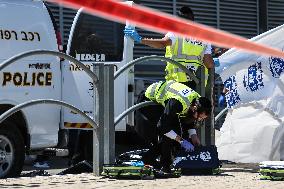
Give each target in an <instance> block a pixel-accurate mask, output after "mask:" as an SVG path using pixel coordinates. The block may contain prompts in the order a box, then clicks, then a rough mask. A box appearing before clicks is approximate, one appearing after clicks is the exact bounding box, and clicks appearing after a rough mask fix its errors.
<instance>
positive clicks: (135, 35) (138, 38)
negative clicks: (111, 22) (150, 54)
mask: <svg viewBox="0 0 284 189" xmlns="http://www.w3.org/2000/svg"><path fill="white" fill-rule="evenodd" d="M123 31H124V35H125V36H129V37H131V38H132V39H133V40H134V41H135V42H137V43H141V40H142V37H141V36H140V35H139V34H138V33H137V31H136V30H135V29H133V28H128V27H125V29H124V30H123Z"/></svg>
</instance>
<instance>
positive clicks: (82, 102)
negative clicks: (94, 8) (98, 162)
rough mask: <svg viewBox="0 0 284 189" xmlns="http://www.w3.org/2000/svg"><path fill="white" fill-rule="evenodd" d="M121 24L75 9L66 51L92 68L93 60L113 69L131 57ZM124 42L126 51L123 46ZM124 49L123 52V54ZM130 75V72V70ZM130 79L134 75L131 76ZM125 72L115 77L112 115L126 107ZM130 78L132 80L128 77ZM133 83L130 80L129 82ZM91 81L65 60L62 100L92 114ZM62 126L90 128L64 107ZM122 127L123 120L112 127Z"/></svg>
mask: <svg viewBox="0 0 284 189" xmlns="http://www.w3.org/2000/svg"><path fill="white" fill-rule="evenodd" d="M124 27H125V25H124V24H120V23H117V22H113V21H109V20H106V19H103V18H100V17H96V16H93V15H90V14H87V13H84V12H83V11H82V10H80V11H78V13H77V15H76V17H75V19H74V22H73V25H72V28H71V33H70V36H69V40H68V45H67V52H66V53H67V54H69V55H71V56H72V57H75V58H76V59H77V60H79V61H81V62H82V63H84V64H85V65H86V66H87V67H88V68H90V69H91V70H93V63H112V64H115V67H116V70H117V69H119V68H120V67H122V66H123V65H125V64H126V63H127V62H129V61H131V60H132V59H133V41H132V40H130V39H126V38H124V33H123V30H124ZM125 45H127V46H128V47H127V51H126V50H125V53H124V48H125ZM126 52H127V53H126ZM132 74H134V73H132ZM132 78H134V76H133V75H132ZM128 80H129V74H128V73H124V74H123V75H121V76H120V77H119V78H117V79H116V80H115V83H114V86H115V89H114V102H115V112H114V114H115V117H116V116H118V115H119V114H120V113H122V112H123V111H124V110H125V109H127V107H128V82H129V81H128ZM132 80H134V79H132ZM132 83H134V81H133V82H132ZM93 87H94V86H93V83H92V80H91V78H90V77H89V76H88V75H87V74H86V73H85V72H84V71H83V70H82V69H81V68H79V67H77V66H76V65H75V64H73V63H70V62H67V61H66V62H65V64H64V67H63V91H62V93H63V100H64V101H66V102H68V103H70V104H73V105H75V106H76V107H78V108H79V109H81V110H83V111H84V112H85V113H86V114H87V115H89V116H90V117H93V111H94V107H93V104H94V103H93V100H94V98H93ZM63 114H64V115H63V119H64V120H63V121H64V128H70V127H71V128H90V125H89V124H88V123H86V120H85V119H84V118H82V117H81V116H80V115H77V114H76V113H74V112H72V111H70V110H68V109H64V111H63ZM116 130H119V131H125V130H126V120H123V121H121V122H120V124H119V125H117V126H116Z"/></svg>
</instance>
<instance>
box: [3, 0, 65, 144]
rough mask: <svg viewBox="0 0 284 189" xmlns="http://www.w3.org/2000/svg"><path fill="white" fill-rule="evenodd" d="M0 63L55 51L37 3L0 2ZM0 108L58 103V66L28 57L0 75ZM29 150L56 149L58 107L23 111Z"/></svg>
mask: <svg viewBox="0 0 284 189" xmlns="http://www.w3.org/2000/svg"><path fill="white" fill-rule="evenodd" d="M0 26H1V27H0V42H1V45H0V51H1V53H0V62H3V61H5V60H7V59H8V58H10V57H12V56H15V55H17V54H19V53H22V52H26V51H30V50H38V49H46V50H53V51H58V49H57V43H56V36H55V31H54V28H53V25H52V21H51V19H50V16H49V14H48V12H47V10H46V7H45V6H44V5H43V3H42V2H40V1H22V0H13V1H0ZM0 85H1V87H0V106H1V104H8V103H13V105H17V104H20V103H23V102H26V101H30V100H35V99H57V100H60V92H61V90H60V89H61V72H60V62H59V59H58V58H57V57H53V56H46V55H41V56H30V57H27V58H25V59H23V60H19V61H17V62H15V63H13V64H11V65H9V66H8V67H6V68H5V69H4V70H1V71H0ZM23 113H24V116H25V118H26V120H27V126H28V128H27V129H28V132H29V134H30V136H31V149H38V148H45V147H51V146H56V145H57V140H58V137H57V135H58V129H59V121H60V107H59V106H55V105H35V106H31V107H29V108H25V109H24V110H23Z"/></svg>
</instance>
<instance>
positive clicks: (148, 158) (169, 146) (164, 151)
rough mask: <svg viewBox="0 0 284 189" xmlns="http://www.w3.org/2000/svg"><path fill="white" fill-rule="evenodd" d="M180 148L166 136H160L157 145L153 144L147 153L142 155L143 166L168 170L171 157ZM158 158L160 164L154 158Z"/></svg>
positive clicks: (171, 160)
mask: <svg viewBox="0 0 284 189" xmlns="http://www.w3.org/2000/svg"><path fill="white" fill-rule="evenodd" d="M179 148H180V146H179V145H178V143H177V142H176V141H174V140H172V139H170V138H168V137H166V136H161V137H160V138H159V140H158V143H156V144H153V145H152V146H151V147H150V148H149V151H148V152H147V153H145V154H144V155H143V161H144V163H145V164H149V165H152V166H154V168H161V167H163V168H169V167H170V166H171V165H172V163H173V156H174V155H175V153H176V151H177V150H178V149H179ZM159 156H160V163H158V162H157V161H156V158H157V157H159Z"/></svg>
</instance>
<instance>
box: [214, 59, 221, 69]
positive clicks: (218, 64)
mask: <svg viewBox="0 0 284 189" xmlns="http://www.w3.org/2000/svg"><path fill="white" fill-rule="evenodd" d="M213 60H214V66H215V67H219V66H220V61H219V58H213Z"/></svg>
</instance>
